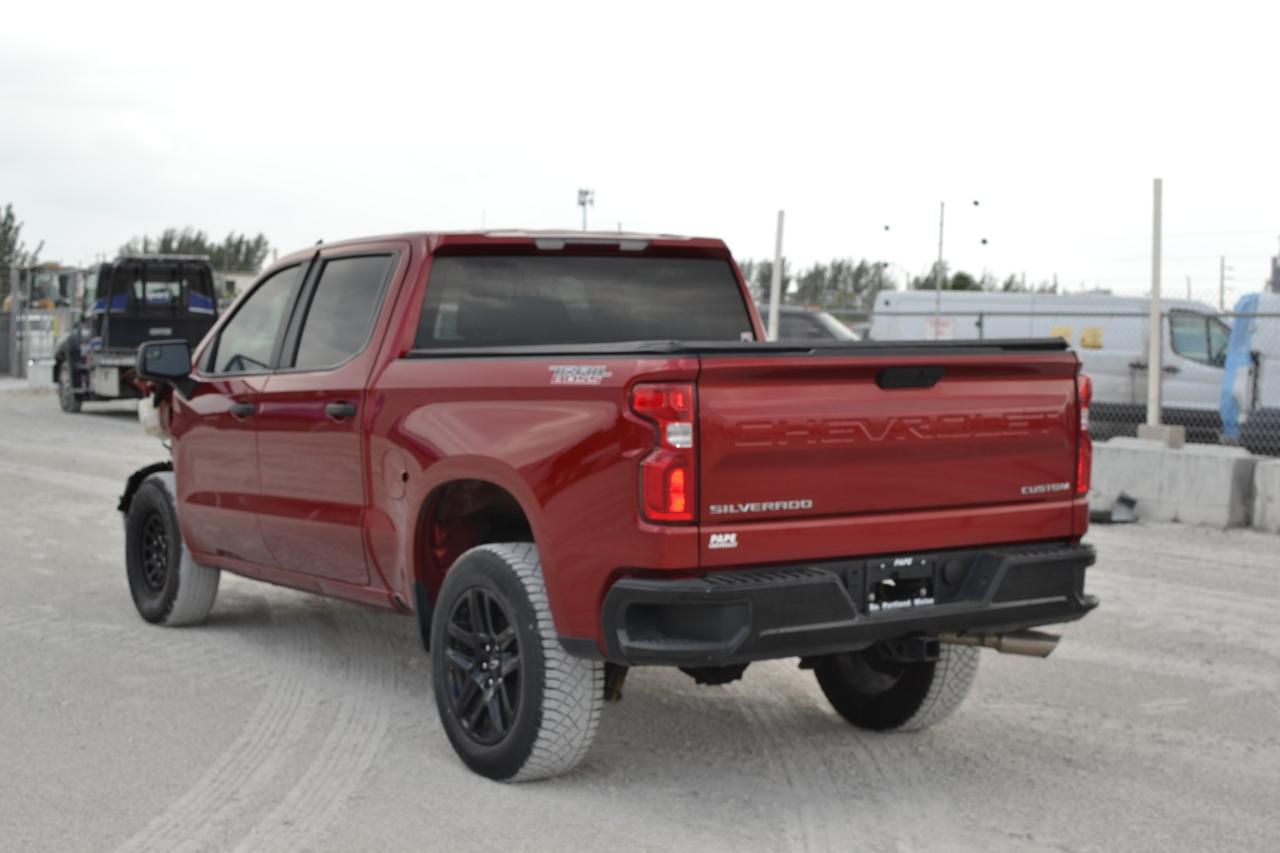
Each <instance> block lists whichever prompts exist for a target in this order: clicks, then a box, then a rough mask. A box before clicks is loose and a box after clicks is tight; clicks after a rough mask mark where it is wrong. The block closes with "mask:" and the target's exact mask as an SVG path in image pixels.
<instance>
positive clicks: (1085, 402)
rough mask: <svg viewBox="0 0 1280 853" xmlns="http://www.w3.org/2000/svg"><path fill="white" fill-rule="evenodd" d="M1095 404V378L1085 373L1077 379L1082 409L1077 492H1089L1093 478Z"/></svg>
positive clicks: (1077, 454) (1077, 463) (1077, 460)
mask: <svg viewBox="0 0 1280 853" xmlns="http://www.w3.org/2000/svg"><path fill="white" fill-rule="evenodd" d="M1092 404H1093V380H1091V379H1090V378H1089V377H1088V376H1086V375H1084V374H1083V373H1081V374H1080V376H1079V377H1078V378H1077V379H1076V408H1077V409H1079V410H1080V434H1079V437H1078V438H1077V444H1076V494H1077V495H1087V494H1089V485H1090V480H1092V478H1093V439H1092V438H1090V437H1089V406H1090V405H1092Z"/></svg>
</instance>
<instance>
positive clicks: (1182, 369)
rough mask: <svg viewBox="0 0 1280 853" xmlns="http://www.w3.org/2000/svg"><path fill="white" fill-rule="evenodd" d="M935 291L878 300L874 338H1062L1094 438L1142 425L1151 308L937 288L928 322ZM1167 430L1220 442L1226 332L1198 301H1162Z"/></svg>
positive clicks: (1128, 299) (1129, 301)
mask: <svg viewBox="0 0 1280 853" xmlns="http://www.w3.org/2000/svg"><path fill="white" fill-rule="evenodd" d="M935 298H936V296H935V294H934V292H933V291H932V290H908V291H889V292H885V293H881V294H880V295H879V296H877V297H876V302H875V308H874V309H873V313H872V316H871V330H870V335H869V337H870V338H871V339H872V340H920V339H931V338H943V339H954V340H967V339H982V338H1025V337H1060V338H1063V339H1064V340H1066V342H1067V343H1068V344H1070V345H1071V347H1072V348H1073V349H1075V351H1076V352H1077V353H1078V354H1079V356H1080V360H1081V362H1083V364H1084V370H1085V372H1086V373H1088V374H1089V376H1090V377H1091V378H1092V379H1093V401H1094V402H1093V410H1092V412H1091V414H1092V417H1093V419H1094V424H1095V431H1096V432H1098V433H1100V434H1101V435H1104V436H1105V435H1106V434H1109V433H1117V432H1131V431H1132V430H1133V428H1135V427H1136V425H1137V424H1139V423H1142V422H1143V421H1144V420H1145V419H1146V409H1147V325H1148V320H1149V313H1148V312H1149V310H1150V302H1149V300H1147V299H1146V298H1145V297H1137V296H1102V295H1087V294H1086V295H1073V296H1061V295H1058V294H1047V293H987V292H976V291H954V290H950V291H949V290H944V291H943V292H942V298H941V312H940V317H939V319H938V321H937V322H936V323H935V319H934V306H935ZM1161 307H1162V309H1163V313H1164V315H1165V318H1164V356H1163V362H1164V385H1163V412H1162V419H1163V421H1164V422H1165V423H1170V424H1181V425H1182V426H1184V427H1186V428H1187V434H1188V438H1190V439H1193V440H1196V441H1207V442H1217V441H1218V438H1219V433H1220V432H1221V430H1222V418H1221V416H1220V415H1219V411H1218V410H1219V404H1220V402H1221V397H1222V387H1223V385H1222V383H1223V366H1224V365H1225V364H1226V357H1227V344H1228V341H1229V340H1230V338H1231V329H1230V327H1229V326H1227V324H1225V323H1223V322H1222V321H1221V320H1220V319H1218V316H1217V312H1216V311H1214V310H1213V308H1211V307H1210V306H1208V305H1205V304H1204V303H1202V302H1193V301H1189V300H1184V299H1165V300H1162V306H1161Z"/></svg>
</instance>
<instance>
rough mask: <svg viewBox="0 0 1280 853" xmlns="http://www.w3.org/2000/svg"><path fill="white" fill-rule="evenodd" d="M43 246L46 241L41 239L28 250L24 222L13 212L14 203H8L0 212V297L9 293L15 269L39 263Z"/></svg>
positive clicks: (2, 297)
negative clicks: (23, 230)
mask: <svg viewBox="0 0 1280 853" xmlns="http://www.w3.org/2000/svg"><path fill="white" fill-rule="evenodd" d="M43 248H44V241H43V240H41V241H40V242H39V243H38V244H36V247H35V248H34V249H32V250H30V251H28V250H27V244H26V243H25V242H23V240H22V223H21V222H19V221H18V216H17V214H15V213H14V212H13V205H12V204H6V205H5V206H4V210H3V211H2V212H0V299H4V297H6V296H8V295H9V284H10V281H11V280H12V278H13V274H12V273H13V270H15V269H21V268H22V267H29V266H31V265H33V264H36V263H39V261H40V250H41V249H43Z"/></svg>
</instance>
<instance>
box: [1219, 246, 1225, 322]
mask: <svg viewBox="0 0 1280 853" xmlns="http://www.w3.org/2000/svg"><path fill="white" fill-rule="evenodd" d="M1226 310H1227V258H1226V255H1218V311H1220V312H1221V311H1226Z"/></svg>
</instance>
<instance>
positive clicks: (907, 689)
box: [814, 643, 978, 732]
mask: <svg viewBox="0 0 1280 853" xmlns="http://www.w3.org/2000/svg"><path fill="white" fill-rule="evenodd" d="M814 674H815V675H816V676H817V677H818V685H819V686H820V687H821V688H822V692H823V693H824V694H825V695H826V697H827V699H828V700H829V701H830V702H831V705H832V707H834V708H835V709H836V711H837V712H839V714H840V716H842V717H844V718H845V719H846V720H848V721H849V722H851V723H853V724H854V725H855V726H858V727H859V728H863V729H873V730H875V731H907V732H909V731H919V730H920V729H925V728H928V727H929V726H932V725H933V724H935V723H939V722H941V721H942V720H945V719H946V718H947V717H949V716H951V715H952V714H953V713H955V710H956V709H957V708H959V707H960V703H961V702H963V701H964V698H965V697H966V696H967V695H969V688H971V687H972V686H973V680H974V678H975V677H976V676H977V674H978V650H977V649H976V648H973V647H971V646H953V645H947V644H945V643H944V644H943V645H942V647H941V649H940V650H939V653H938V659H937V660H936V661H923V662H919V663H900V662H896V661H893V660H890V659H888V658H885V657H883V656H881V655H880V654H878V653H877V652H876V650H875V649H874V648H872V649H867V650H865V651H861V652H848V653H845V654H838V655H828V656H826V657H824V658H822V659H821V660H819V661H818V662H817V664H816V665H815V666H814Z"/></svg>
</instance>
